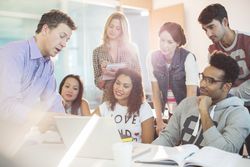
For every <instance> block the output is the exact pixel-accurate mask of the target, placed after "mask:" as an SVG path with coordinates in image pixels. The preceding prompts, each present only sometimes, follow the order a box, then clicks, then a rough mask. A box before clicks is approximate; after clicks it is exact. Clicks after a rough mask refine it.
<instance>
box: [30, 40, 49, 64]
mask: <svg viewBox="0 0 250 167" xmlns="http://www.w3.org/2000/svg"><path fill="white" fill-rule="evenodd" d="M28 43H29V47H30V58H31V59H40V60H43V61H44V62H46V61H49V60H50V58H49V57H44V56H43V55H42V54H41V52H40V50H39V48H38V46H37V44H36V41H35V37H32V38H30V39H29V40H28Z"/></svg>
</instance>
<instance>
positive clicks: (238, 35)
mask: <svg viewBox="0 0 250 167" xmlns="http://www.w3.org/2000/svg"><path fill="white" fill-rule="evenodd" d="M198 21H199V22H200V24H201V25H202V28H203V30H204V31H205V32H206V34H207V36H208V37H209V38H210V39H211V40H212V42H213V44H211V45H210V46H209V48H208V50H209V53H210V54H212V53H213V52H216V51H222V52H224V53H227V55H229V56H231V57H232V58H234V59H235V60H236V61H237V63H238V65H239V67H240V69H241V70H240V74H239V78H238V80H237V81H236V82H235V84H234V85H233V88H232V89H231V90H230V93H231V94H234V95H235V96H238V97H239V98H241V99H242V100H244V102H245V106H246V107H247V108H248V111H249V112H250V34H249V33H248V34H247V33H242V32H239V31H237V30H232V29H231V28H230V27H229V20H228V16H227V11H226V9H225V7H224V6H222V5H221V4H211V5H209V6H207V7H206V8H204V9H203V10H202V11H201V13H200V15H199V18H198ZM246 143H247V150H248V153H249V154H250V135H249V136H248V137H247V139H246Z"/></svg>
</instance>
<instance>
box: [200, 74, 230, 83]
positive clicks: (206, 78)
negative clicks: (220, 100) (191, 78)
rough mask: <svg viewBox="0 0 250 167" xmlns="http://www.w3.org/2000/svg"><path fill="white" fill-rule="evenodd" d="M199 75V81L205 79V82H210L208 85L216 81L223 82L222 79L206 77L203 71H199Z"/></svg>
mask: <svg viewBox="0 0 250 167" xmlns="http://www.w3.org/2000/svg"><path fill="white" fill-rule="evenodd" d="M199 77H200V80H201V81H205V82H206V83H207V84H210V85H212V84H214V83H216V82H225V81H223V80H216V79H214V78H212V77H207V76H205V75H204V74H203V73H199Z"/></svg>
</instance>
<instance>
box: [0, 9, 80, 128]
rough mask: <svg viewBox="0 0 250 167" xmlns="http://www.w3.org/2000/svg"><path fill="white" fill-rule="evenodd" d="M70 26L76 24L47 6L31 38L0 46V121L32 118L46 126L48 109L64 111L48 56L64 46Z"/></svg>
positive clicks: (71, 28) (19, 120)
mask: <svg viewBox="0 0 250 167" xmlns="http://www.w3.org/2000/svg"><path fill="white" fill-rule="evenodd" d="M73 30H76V26H75V23H74V22H73V21H72V19H71V18H70V17H69V16H68V15H66V14H65V13H63V12H61V11H59V10H51V11H49V12H48V13H45V14H43V15H42V17H41V20H40V22H39V24H38V25H37V30H36V34H35V35H34V36H33V37H32V38H30V39H28V40H23V41H15V42H12V43H9V44H6V45H5V46H3V47H1V48H0V66H1V71H0V121H1V122H2V123H1V125H3V121H5V122H7V123H10V122H12V123H15V124H18V123H26V122H27V121H30V120H32V121H33V124H34V123H35V124H36V123H38V122H40V124H39V125H42V126H43V127H41V128H42V130H46V127H47V126H48V124H47V123H46V122H47V121H49V120H51V118H52V117H51V116H53V115H54V114H52V113H54V112H62V113H63V112H64V107H63V104H62V99H61V96H60V95H59V94H58V93H57V91H56V81H55V77H54V65H53V62H52V60H51V57H55V56H56V55H57V54H58V53H59V52H60V51H61V50H62V49H63V48H64V47H65V46H66V43H67V42H68V40H69V39H70V37H71V34H72V31H73ZM40 111H51V112H40ZM40 113H43V119H42V121H41V118H40V117H39V114H40ZM35 120H36V121H35ZM11 126H12V124H11ZM0 127H1V126H0ZM0 130H1V129H0Z"/></svg>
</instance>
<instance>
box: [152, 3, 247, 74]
mask: <svg viewBox="0 0 250 167" xmlns="http://www.w3.org/2000/svg"><path fill="white" fill-rule="evenodd" d="M178 3H184V10H185V11H184V12H185V16H184V17H185V30H186V32H185V34H186V37H187V45H186V48H187V49H188V50H190V51H191V52H193V53H194V54H195V55H196V57H197V61H198V63H199V68H200V71H202V70H203V69H204V67H205V66H206V65H207V63H208V62H207V54H208V51H207V48H208V45H209V44H211V41H210V40H209V39H208V38H207V36H206V34H205V32H204V31H203V30H202V28H201V26H200V24H199V22H198V21H197V19H198V16H199V14H200V12H201V11H202V9H203V8H205V7H206V6H207V5H209V4H212V3H220V4H222V5H223V6H225V8H226V10H227V13H228V17H229V24H230V27H231V28H232V29H237V30H240V31H245V32H250V21H249V20H250V14H249V7H250V1H249V0H240V1H239V0H154V9H156V8H161V7H166V6H171V5H175V4H178Z"/></svg>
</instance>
